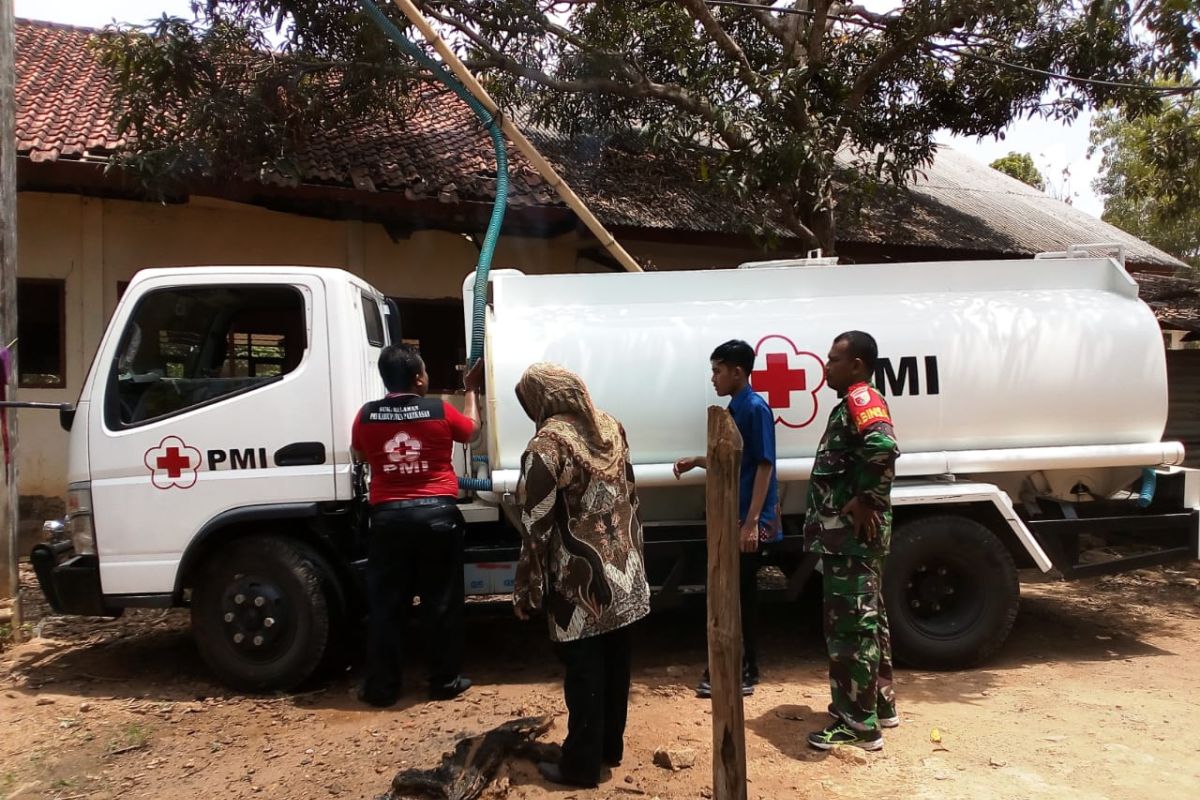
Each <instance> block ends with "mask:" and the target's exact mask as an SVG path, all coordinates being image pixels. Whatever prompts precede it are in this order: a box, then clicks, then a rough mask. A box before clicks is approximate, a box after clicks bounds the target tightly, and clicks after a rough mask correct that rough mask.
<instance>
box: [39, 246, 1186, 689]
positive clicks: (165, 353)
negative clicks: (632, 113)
mask: <svg viewBox="0 0 1200 800" xmlns="http://www.w3.org/2000/svg"><path fill="white" fill-rule="evenodd" d="M1060 255H1065V254H1060ZM746 267H747V268H743V269H739V270H717V271H697V272H669V273H666V272H664V273H644V274H600V275H555V276H527V275H522V274H520V273H519V272H515V271H511V270H506V271H499V272H495V273H493V275H492V277H491V287H492V299H491V302H490V303H489V305H488V311H487V335H486V358H487V367H488V394H487V398H486V409H485V427H484V430H483V432H482V434H481V435H480V437H479V439H478V440H477V441H476V442H475V443H474V444H473V445H472V446H471V447H470V448H468V449H466V450H465V451H464V452H462V453H460V454H459V458H458V462H457V463H458V464H459V465H460V467H461V469H462V472H463V475H464V477H468V478H472V479H474V483H475V485H476V488H477V491H475V492H473V493H470V494H469V495H466V494H465V495H464V497H463V498H462V508H463V511H464V514H465V516H466V517H467V519H468V522H469V523H470V532H469V534H468V549H467V561H468V563H467V565H466V570H467V575H466V580H467V585H468V590H469V591H471V592H472V593H476V594H488V593H500V592H503V591H505V589H506V588H508V587H510V586H511V576H512V569H513V565H514V562H515V560H516V558H517V553H518V548H519V536H518V535H517V533H516V530H515V529H514V526H513V523H512V522H511V520H512V519H513V517H514V514H513V513H512V511H513V509H514V507H515V503H516V497H515V494H516V491H517V480H518V472H519V464H518V460H519V456H520V454H521V452H522V450H523V449H524V446H525V443H526V442H527V440H528V438H529V436H530V435H531V434H532V432H533V428H532V425H531V423H530V422H529V420H528V419H527V418H526V417H525V415H524V412H523V411H522V410H521V407H520V405H519V404H518V402H517V401H516V397H515V394H514V392H513V387H514V386H515V385H516V382H517V379H518V377H519V375H520V374H521V372H522V371H523V370H524V369H525V367H526V366H527V365H529V364H530V363H532V362H534V361H539V360H550V361H556V362H559V363H562V364H564V365H566V366H568V367H570V368H571V369H574V370H576V371H578V372H579V373H580V374H581V375H582V376H583V377H584V378H585V379H586V381H587V383H588V385H589V386H590V387H591V390H592V392H593V394H594V397H595V399H596V401H597V403H598V404H599V405H600V406H601V407H603V408H605V409H606V410H608V411H610V412H611V413H613V414H614V415H615V416H616V417H617V418H619V419H620V420H622V422H623V423H624V424H625V426H626V429H627V431H628V435H629V442H630V445H631V449H632V454H633V459H634V462H635V469H636V472H637V477H638V482H639V492H640V495H641V498H642V509H643V514H644V517H645V522H646V551H647V552H646V556H647V563H648V566H649V571H650V577H651V583H652V584H653V585H654V586H655V587H656V590H657V598H658V602H659V603H660V604H662V603H669V602H671V601H672V600H675V599H677V598H678V597H679V596H680V594H681V591H683V590H685V589H687V588H688V587H697V586H700V585H702V583H703V575H704V565H705V562H706V555H705V551H704V547H705V542H704V528H703V514H704V498H703V491H704V489H703V484H702V482H703V477H702V476H695V475H690V476H686V477H685V478H684V480H683V481H678V482H677V481H676V480H675V479H674V477H673V476H672V474H671V464H672V462H673V461H674V460H675V459H676V458H678V457H680V456H683V455H688V454H693V453H698V452H703V450H704V448H705V440H704V437H705V409H706V407H707V406H708V405H710V404H713V403H717V402H720V401H719V400H718V398H716V397H715V395H714V394H713V392H712V388H711V386H710V384H709V380H708V375H709V369H708V355H709V353H710V352H711V351H712V349H713V347H714V346H715V345H716V344H719V343H720V342H722V341H724V340H726V339H730V338H741V339H745V340H747V341H749V342H750V343H752V344H754V345H755V346H756V349H757V353H758V358H757V365H756V368H755V372H754V374H753V376H752V382H753V384H754V386H755V388H756V389H757V390H758V391H759V392H760V393H762V394H763V395H764V396H765V397H766V399H767V400H768V402H769V403H770V405H771V407H772V408H773V409H774V411H775V413H776V433H777V439H778V455H779V461H778V470H779V479H780V495H781V503H782V508H783V514H784V517H783V519H784V525H785V532H786V534H787V535H786V537H785V539H784V541H783V543H782V544H780V545H778V546H775V547H773V548H772V549H771V551H770V558H771V559H772V560H773V562H774V563H775V564H776V565H777V566H778V567H779V568H780V569H781V570H782V572H783V575H784V576H785V577H786V579H787V582H786V593H787V594H788V595H789V596H791V597H792V598H795V597H796V596H798V595H799V594H800V592H801V590H802V589H803V587H804V584H805V582H806V580H807V579H808V578H809V577H810V576H811V575H812V573H813V569H814V567H815V566H816V564H815V559H813V558H811V557H808V556H806V555H805V554H804V552H803V548H802V543H801V536H800V520H801V518H802V515H803V511H804V499H805V492H806V481H807V478H808V475H809V470H810V469H811V466H812V457H813V453H814V451H815V449H816V445H817V441H818V439H819V438H820V435H821V432H822V430H823V427H824V422H825V419H826V417H827V415H828V412H829V410H830V408H831V407H832V405H833V404H834V402H835V401H836V398H835V395H834V393H833V392H832V391H831V390H830V389H829V388H828V387H826V386H825V385H824V376H823V363H822V354H823V353H825V352H826V349H827V347H828V346H829V343H830V341H831V340H832V338H833V336H834V335H835V334H837V333H840V332H841V331H844V330H846V329H851V328H859V329H864V330H867V331H870V332H871V333H872V334H874V336H875V337H876V339H877V340H878V342H879V345H880V352H881V356H882V357H883V358H882V360H881V362H880V364H879V369H878V373H877V375H876V385H877V386H878V387H879V389H880V390H881V391H882V392H883V393H884V394H885V395H886V396H887V397H888V401H889V403H890V405H891V409H892V413H893V417H894V419H895V423H896V432H897V436H898V438H899V441H900V445H901V449H902V452H903V455H902V456H901V458H900V461H899V462H898V465H897V474H898V480H897V482H896V484H895V487H894V489H893V502H894V504H895V507H896V514H895V532H894V538H893V551H892V555H891V558H890V559H889V562H888V567H887V574H886V577H885V581H884V587H885V595H886V600H887V604H888V609H889V615H890V618H891V623H892V632H893V637H894V644H895V651H896V654H897V657H898V658H900V659H902V660H903V661H907V662H908V663H910V664H914V665H919V666H926V667H957V666H965V665H970V664H973V663H977V662H979V661H981V660H982V659H985V658H987V657H988V656H989V655H990V654H992V653H993V652H994V651H995V650H996V649H997V648H998V647H999V646H1000V645H1001V644H1002V643H1003V641H1004V639H1005V637H1006V636H1007V634H1008V632H1009V630H1010V628H1011V626H1012V624H1013V620H1014V618H1015V616H1016V613H1017V605H1018V599H1019V588H1018V569H1021V568H1032V569H1036V570H1038V571H1040V572H1043V573H1051V572H1055V571H1056V572H1057V573H1058V574H1060V575H1061V576H1062V577H1064V578H1078V577H1083V576H1091V575H1097V574H1103V573H1106V572H1115V571H1120V570H1126V569H1133V568H1137V567H1142V566H1147V565H1153V564H1162V563H1167V562H1171V561H1177V560H1182V559H1193V558H1196V557H1197V547H1198V542H1200V534H1198V531H1200V527H1198V519H1200V517H1198V514H1197V509H1200V473H1197V472H1193V471H1191V470H1187V469H1184V468H1181V467H1179V466H1177V465H1179V464H1180V463H1181V462H1182V460H1183V448H1182V446H1181V445H1180V444H1178V443H1175V442H1163V441H1161V437H1162V433H1163V428H1164V424H1165V421H1166V416H1167V384H1166V367H1165V358H1164V350H1163V343H1162V337H1161V334H1160V332H1159V329H1158V326H1157V324H1156V322H1155V319H1154V315H1153V313H1152V312H1151V311H1150V309H1149V308H1148V307H1147V306H1146V305H1144V304H1143V303H1142V302H1140V301H1139V300H1138V297H1137V287H1136V285H1135V283H1134V282H1133V280H1132V279H1131V278H1130V277H1129V275H1128V274H1127V273H1126V272H1125V270H1124V269H1123V268H1122V266H1121V265H1120V264H1119V263H1118V262H1117V261H1114V260H1112V259H1108V258H1092V257H1077V258H1076V257H1072V258H1061V259H1059V260H1052V261H1048V260H1043V259H1040V258H1039V259H1029V260H1017V261H980V262H956V263H917V264H891V265H871V266H809V265H807V264H805V263H803V262H771V263H766V264H756V265H746ZM465 286H466V288H465V290H464V295H465V298H464V299H465V306H464V307H465V309H467V311H468V313H467V314H466V315H465V317H466V318H468V319H469V317H470V314H469V309H470V308H471V305H472V302H473V299H474V298H473V297H472V296H471V288H470V287H471V286H472V279H468V281H467V283H466V284H465ZM401 322H402V320H400V319H399V316H398V313H397V312H396V308H395V305H394V304H392V303H390V301H388V299H387V298H385V297H384V296H383V295H382V294H381V293H380V292H379V291H377V290H376V289H374V288H373V287H371V286H370V285H368V284H367V283H365V282H363V281H362V280H361V279H359V278H357V277H355V276H352V275H350V274H348V273H346V272H342V271H339V270H334V269H321V268H303V267H296V268H268V267H212V268H177V269H154V270H146V271H143V272H141V273H139V274H138V275H137V277H135V278H134V280H133V281H132V282H131V284H130V286H129V288H128V290H127V291H126V293H125V295H124V297H123V298H122V300H121V302H120V305H119V306H118V308H117V310H116V312H115V314H114V316H113V318H112V321H111V323H110V325H109V328H108V331H107V332H106V333H105V335H104V337H103V340H102V342H101V344H100V347H99V350H98V352H97V355H96V358H95V361H94V363H93V365H92V368H91V371H90V373H89V375H88V378H87V381H86V383H85V385H84V387H83V391H82V393H81V396H80V400H79V403H78V406H77V407H75V408H65V409H63V410H62V419H63V423H64V427H66V428H67V429H68V430H69V431H70V443H69V487H68V495H69V497H68V515H67V518H66V520H64V521H63V522H61V523H47V527H48V529H49V530H50V531H51V532H52V534H53V535H54V536H53V538H52V540H51V541H50V542H49V543H47V544H43V545H39V546H38V547H37V548H35V550H34V552H33V554H32V560H33V563H34V566H35V568H36V571H37V575H38V578H39V580H40V582H41V585H42V588H43V591H44V592H45V594H46V596H47V598H48V600H49V602H50V603H51V605H52V606H53V607H54V609H55V610H57V611H59V612H62V613H74V614H99V615H112V614H117V613H120V612H121V610H123V609H124V608H128V607H137V606H150V607H171V606H190V608H191V614H192V622H193V627H194V630H195V634H196V638H197V641H198V643H199V647H200V650H201V653H202V654H203V656H204V658H205V660H206V661H207V663H208V664H209V665H210V667H211V668H212V669H213V671H214V672H215V673H216V674H217V676H218V677H219V678H220V679H222V680H223V681H225V682H227V683H228V684H230V685H232V686H235V687H239V688H245V689H251V690H262V689H286V688H290V687H293V686H296V685H297V684H299V683H301V682H302V681H304V680H305V679H307V678H308V677H309V676H310V675H312V674H313V673H314V671H316V670H317V669H319V668H320V666H321V665H322V664H323V663H327V662H329V661H330V660H331V659H337V658H339V657H343V656H344V653H345V647H344V646H343V645H342V644H341V643H339V641H338V640H339V639H340V638H341V637H345V636H347V635H348V632H350V631H353V630H355V629H356V626H355V625H353V624H352V621H353V620H354V619H356V618H361V614H362V610H363V602H362V592H361V567H362V564H363V559H364V558H365V555H364V553H365V549H364V546H363V541H362V537H361V535H360V532H359V526H358V525H357V524H356V513H355V512H356V509H357V508H359V507H360V506H361V499H360V497H359V492H358V491H357V490H356V487H355V481H354V480H353V475H352V472H353V471H352V468H351V463H350V459H349V452H348V450H349V435H350V421H351V419H352V417H353V415H354V413H355V412H356V410H357V409H358V408H359V406H360V405H361V404H362V403H363V402H364V401H366V400H368V399H370V398H374V397H378V396H380V395H381V394H382V393H383V387H382V385H381V383H380V380H379V377H378V374H377V371H376V366H375V365H376V359H377V357H378V354H379V350H380V348H381V347H382V346H384V345H385V344H387V343H389V342H392V341H397V340H398V339H399V337H400V330H401V325H400V323H401ZM468 324H469V322H468ZM468 473H469V474H468ZM1099 546H1107V547H1106V549H1104V550H1102V551H1096V550H1095V548H1097V547H1099ZM1089 550H1091V551H1092V553H1091V555H1089V554H1088V551H1089ZM1095 552H1101V553H1104V554H1105V555H1104V557H1103V559H1102V560H1097V559H1096V558H1095V557H1094V554H1095Z"/></svg>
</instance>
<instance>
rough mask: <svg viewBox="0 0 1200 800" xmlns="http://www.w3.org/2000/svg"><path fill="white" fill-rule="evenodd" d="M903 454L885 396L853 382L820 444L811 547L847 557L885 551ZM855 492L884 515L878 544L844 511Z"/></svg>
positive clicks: (809, 525)
mask: <svg viewBox="0 0 1200 800" xmlns="http://www.w3.org/2000/svg"><path fill="white" fill-rule="evenodd" d="M899 455H900V448H899V447H898V446H897V444H896V435H895V432H894V431H893V430H892V417H891V412H890V411H888V406H887V402H886V401H885V400H884V399H883V396H882V395H880V394H879V392H877V391H875V389H874V388H873V387H872V386H871V385H870V384H867V383H858V384H855V385H854V386H851V387H850V390H849V391H848V392H846V396H845V397H843V398H842V401H841V402H840V403H838V404H837V406H835V407H834V409H833V412H832V413H830V415H829V423H828V424H827V425H826V427H825V435H824V437H822V439H821V444H820V446H819V447H818V448H817V457H816V461H815V463H814V464H813V472H812V479H811V481H810V482H809V485H808V510H807V512H806V514H805V518H804V545H805V549H807V550H809V551H810V552H813V553H830V554H838V555H847V556H863V557H879V556H882V555H885V554H886V553H887V551H888V546H889V544H890V543H891V538H892V498H891V493H892V479H893V478H894V477H895V475H896V457H897V456H899ZM855 496H857V497H859V498H860V499H861V500H862V501H863V502H864V503H866V504H867V505H868V506H870V507H871V508H874V509H875V510H876V511H877V512H878V514H879V516H880V525H879V536H878V537H877V539H876V541H874V542H867V541H865V540H863V539H861V538H860V537H858V536H856V535H855V533H854V521H853V519H851V517H850V516H849V515H843V514H842V513H841V512H842V508H843V507H844V506H845V505H846V503H848V502H850V499H851V498H853V497H855Z"/></svg>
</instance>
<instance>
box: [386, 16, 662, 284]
mask: <svg viewBox="0 0 1200 800" xmlns="http://www.w3.org/2000/svg"><path fill="white" fill-rule="evenodd" d="M392 2H394V3H395V4H396V5H397V6H398V7H399V8H400V10H401V11H403V12H404V16H406V17H408V21H409V22H411V23H412V24H413V25H415V26H416V28H417V30H419V31H420V32H421V35H422V36H424V37H425V41H427V42H429V44H431V45H432V46H433V48H434V49H435V50H437V52H438V55H440V56H441V57H442V60H443V61H444V62H446V65H447V66H449V67H450V69H451V70H452V71H453V72H454V74H455V75H456V76H457V77H458V79H459V80H460V81H462V84H463V86H465V87H467V90H468V91H469V92H471V94H473V95H475V99H477V100H478V101H479V102H480V103H483V105H484V107H485V108H487V110H488V111H490V112H491V113H492V114H495V115H497V117H498V118H499V119H500V129H501V130H502V131H504V135H505V136H507V137H508V138H509V139H511V140H512V142H513V144H515V145H516V146H517V149H518V150H520V151H521V154H522V155H523V156H525V158H527V159H528V160H529V162H530V163H531V164H533V168H534V169H536V170H537V171H538V174H539V175H541V176H542V178H543V180H545V181H546V183H548V184H550V185H551V186H552V187H553V188H554V191H556V192H558V196H559V197H560V198H562V201H563V202H564V203H566V204H567V206H568V207H569V208H570V209H571V210H572V211H574V212H575V213H576V215H578V216H579V218H580V219H581V220H583V224H584V225H586V226H587V229H588V230H589V231H591V232H592V235H593V236H595V237H596V238H597V239H599V240H600V244H602V245H603V246H604V248H605V249H606V250H608V252H609V253H610V254H611V255H612V257H613V258H615V259H616V260H617V263H619V264H620V265H621V266H622V267H624V268H625V269H626V270H627V271H628V272H641V271H642V268H641V266H640V265H639V264H638V263H637V262H636V261H634V259H633V256H631V255H629V253H628V252H627V251H626V250H625V248H624V247H622V246H621V245H620V243H618V242H617V240H616V239H615V238H614V237H613V235H612V234H611V233H609V232H608V229H607V228H605V227H604V223H602V222H601V221H600V220H598V219H596V216H595V215H594V214H593V213H592V212H591V210H590V209H589V208H588V207H587V205H586V204H585V203H584V202H583V201H582V200H580V199H579V195H577V194H575V192H574V190H573V189H571V187H570V186H568V185H567V182H566V181H564V180H563V179H562V177H561V176H560V175H559V174H558V172H557V171H556V170H555V169H554V167H553V166H551V165H550V162H549V161H547V160H546V159H545V158H543V157H542V154H541V153H539V152H538V150H537V148H536V147H534V146H533V143H532V142H530V141H529V139H527V138H526V137H525V134H523V133H521V131H520V129H518V128H517V126H516V125H514V124H513V122H512V120H510V119H509V118H508V117H507V116H506V115H504V114H501V113H500V107H499V106H498V105H496V101H494V100H493V99H492V98H491V96H490V95H489V94H488V93H487V90H486V89H484V88H483V85H482V84H480V83H479V81H478V80H476V78H475V76H474V75H472V74H471V70H469V69H467V65H466V64H464V63H463V62H462V60H461V59H459V57H458V56H457V55H455V53H454V51H453V50H451V49H450V46H449V45H448V44H446V42H445V40H443V39H442V37H441V36H439V35H438V33H437V31H435V30H434V29H433V27H432V26H431V25H430V24H429V21H428V20H427V19H425V15H424V14H422V13H421V10H420V9H418V8H417V7H416V5H415V4H414V3H413V2H412V0H392Z"/></svg>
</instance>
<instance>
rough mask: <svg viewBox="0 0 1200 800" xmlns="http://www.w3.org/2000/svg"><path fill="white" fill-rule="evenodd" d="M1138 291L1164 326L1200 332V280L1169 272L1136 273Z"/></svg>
mask: <svg viewBox="0 0 1200 800" xmlns="http://www.w3.org/2000/svg"><path fill="white" fill-rule="evenodd" d="M1133 277H1134V279H1135V280H1137V282H1138V295H1139V296H1140V297H1141V298H1142V299H1143V300H1145V301H1146V303H1148V304H1149V306H1150V307H1151V308H1152V309H1154V315H1155V316H1156V317H1158V321H1159V323H1160V324H1161V325H1162V326H1163V327H1164V328H1175V329H1177V330H1185V331H1197V332H1200V282H1197V281H1194V280H1191V279H1189V278H1182V277H1168V276H1165V275H1134V276H1133Z"/></svg>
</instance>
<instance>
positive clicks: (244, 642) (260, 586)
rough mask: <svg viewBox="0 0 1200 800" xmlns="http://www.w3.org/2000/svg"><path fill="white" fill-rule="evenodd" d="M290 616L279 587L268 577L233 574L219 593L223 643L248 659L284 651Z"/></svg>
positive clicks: (262, 658) (270, 657)
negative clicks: (223, 635)
mask: <svg viewBox="0 0 1200 800" xmlns="http://www.w3.org/2000/svg"><path fill="white" fill-rule="evenodd" d="M291 616H292V615H291V613H290V604H289V603H288V601H287V595H286V594H285V593H284V590H283V588H282V587H281V586H279V584H277V583H275V582H274V581H272V580H271V579H269V578H264V577H262V576H259V575H249V574H242V575H237V576H235V577H234V579H233V580H232V581H231V582H230V583H229V584H228V585H227V586H226V587H225V590H224V592H223V593H222V594H221V618H222V620H223V622H224V629H223V630H224V634H225V639H226V642H227V643H228V644H229V646H230V647H232V648H233V649H234V651H235V652H237V653H238V655H239V656H241V657H242V658H245V659H247V660H248V661H253V662H268V661H272V660H274V659H276V658H278V657H279V656H280V655H281V654H282V653H283V652H285V651H286V650H287V648H288V646H289V645H290V643H291V633H292V627H293V626H292V625H291Z"/></svg>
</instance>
